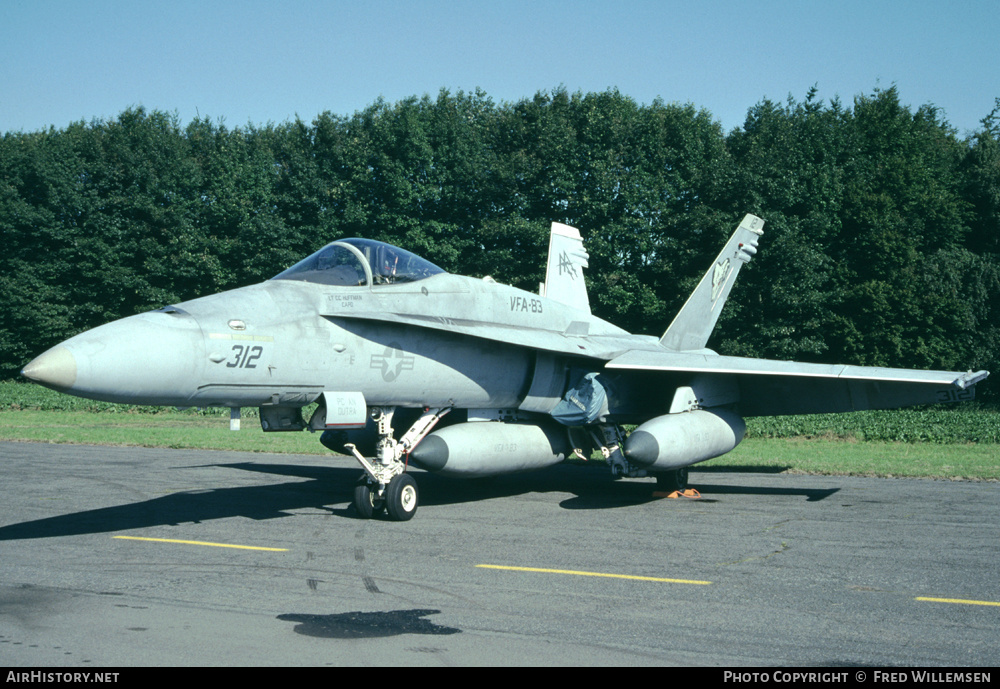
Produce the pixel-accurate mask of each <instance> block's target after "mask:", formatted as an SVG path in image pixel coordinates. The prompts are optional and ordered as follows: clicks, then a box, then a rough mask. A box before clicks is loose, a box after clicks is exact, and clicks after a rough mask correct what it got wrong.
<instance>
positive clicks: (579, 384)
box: [549, 373, 608, 426]
mask: <svg viewBox="0 0 1000 689" xmlns="http://www.w3.org/2000/svg"><path fill="white" fill-rule="evenodd" d="M607 398H608V393H607V390H605V388H604V385H603V383H602V382H601V376H600V374H599V373H585V374H583V375H578V376H577V377H576V378H575V380H574V382H573V383H571V384H570V387H569V390H567V391H566V394H565V395H563V398H562V399H561V400H560V401H559V404H557V405H556V406H555V409H553V410H552V411H551V412H549V414H551V415H552V418H554V419H555V420H556V421H558V422H559V423H561V424H563V425H564V426H585V425H587V424H589V423H594V422H595V421H596V420H597V418H598V417H599V416H600V415H601V409H602V408H603V407H604V403H605V401H606V400H607Z"/></svg>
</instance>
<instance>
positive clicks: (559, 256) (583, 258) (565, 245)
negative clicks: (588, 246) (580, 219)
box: [539, 222, 590, 313]
mask: <svg viewBox="0 0 1000 689" xmlns="http://www.w3.org/2000/svg"><path fill="white" fill-rule="evenodd" d="M588 258H590V257H589V256H588V254H587V252H586V251H584V248H583V238H582V237H580V231H579V230H578V229H576V228H575V227H570V226H569V225H563V224H562V223H557V222H554V223H552V233H551V234H550V235H549V261H548V264H547V266H546V269H545V282H543V283H542V284H541V286H540V289H539V295H541V296H543V297H547V298H549V299H552V300H554V301H558V302H560V303H562V304H566V306H570V307H572V308H574V309H580V310H581V311H586V312H587V313H590V298H589V297H588V296H587V286H586V285H585V284H584V282H583V269H584V268H586V267H587V259H588Z"/></svg>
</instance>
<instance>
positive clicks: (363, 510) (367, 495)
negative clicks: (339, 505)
mask: <svg viewBox="0 0 1000 689" xmlns="http://www.w3.org/2000/svg"><path fill="white" fill-rule="evenodd" d="M354 509H355V510H357V511H358V516H359V517H361V518H362V519H371V518H372V517H373V516H375V515H376V514H378V513H379V512H381V511H382V510H384V509H385V500H383V499H381V498H379V497H378V492H377V491H376V490H375V489H374V488H373V487H372V485H371V484H370V483H368V479H365V478H362V479H361V480H360V481H358V484H357V485H356V486H354Z"/></svg>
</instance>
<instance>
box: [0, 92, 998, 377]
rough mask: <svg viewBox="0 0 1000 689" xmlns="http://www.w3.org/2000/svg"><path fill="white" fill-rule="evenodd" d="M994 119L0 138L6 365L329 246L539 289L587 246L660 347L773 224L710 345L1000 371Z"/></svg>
mask: <svg viewBox="0 0 1000 689" xmlns="http://www.w3.org/2000/svg"><path fill="white" fill-rule="evenodd" d="M998 123H1000V99H998V106H997V109H995V110H994V111H993V112H992V113H990V114H989V115H988V116H987V117H985V118H984V119H983V127H982V129H981V130H980V131H978V132H976V133H975V134H974V135H973V136H972V137H970V138H968V139H967V140H960V139H958V137H957V135H956V133H955V131H954V130H953V129H952V128H951V127H950V126H949V125H948V123H947V122H946V121H944V120H943V118H942V116H941V114H940V112H939V111H938V110H937V109H936V108H934V107H933V106H930V105H927V106H922V107H920V108H917V109H916V110H913V109H911V108H909V107H908V106H905V105H903V104H901V102H900V99H899V94H898V93H897V90H896V89H895V87H893V88H889V89H876V90H874V91H873V92H872V93H871V94H868V95H864V96H860V97H858V98H856V99H855V100H854V102H853V104H852V106H851V107H845V106H844V105H842V104H841V103H840V101H839V100H833V101H831V102H828V103H824V102H822V101H820V100H818V99H817V98H816V89H813V90H811V91H810V92H809V93H808V94H807V95H806V98H805V100H804V101H802V102H798V101H796V100H795V99H792V98H789V99H788V101H787V102H785V103H784V104H778V103H774V102H772V101H767V100H765V101H762V102H760V103H758V104H757V105H755V106H754V107H752V108H750V110H749V111H748V113H747V118H746V120H745V122H744V124H743V126H742V127H740V128H737V129H735V130H733V131H732V132H730V133H729V134H728V135H726V134H725V133H724V132H723V131H722V130H721V127H720V126H719V124H718V123H717V122H715V121H714V120H713V119H712V117H711V114H710V113H708V112H706V111H704V110H698V109H697V108H695V107H694V106H692V105H690V104H687V105H684V104H678V103H665V102H663V101H660V100H657V101H654V102H653V103H651V104H649V105H640V104H638V103H636V102H635V101H634V100H632V99H630V98H628V97H627V96H624V95H622V94H621V93H619V92H618V91H617V90H614V89H612V90H608V91H605V92H601V93H587V94H583V93H569V92H568V91H567V90H566V89H565V88H557V89H554V90H552V91H548V92H539V93H537V94H535V95H534V96H533V97H531V98H525V99H522V100H519V101H516V102H513V103H503V104H500V105H497V104H495V103H494V102H493V101H492V100H491V99H490V98H489V97H488V96H487V95H486V94H485V93H483V92H481V91H476V92H474V93H465V92H462V91H459V92H456V93H452V92H449V91H447V90H442V91H441V92H440V93H438V94H437V95H436V97H432V96H423V97H420V98H416V97H414V98H407V99H404V100H402V101H399V102H397V103H387V102H385V101H382V100H379V101H377V102H375V103H373V104H372V105H371V106H369V107H367V108H365V109H364V110H362V111H360V112H357V113H354V114H353V115H350V116H341V115H334V114H332V113H329V112H325V113H322V114H320V115H318V116H317V117H316V118H315V119H314V120H313V121H312V122H304V121H302V120H301V119H298V118H297V119H296V120H295V121H294V122H285V123H282V124H279V125H273V124H268V125H266V126H260V127H258V126H255V125H247V126H245V127H235V128H230V127H227V126H226V125H225V124H224V123H223V122H221V121H219V122H213V121H211V120H210V119H208V118H197V119H195V120H194V121H192V122H191V123H190V124H188V125H187V126H186V127H181V126H180V125H179V123H178V121H177V118H176V116H174V115H170V114H167V113H163V112H158V111H146V110H145V109H143V108H131V109H129V110H126V111H125V112H123V113H121V114H120V115H119V116H118V117H116V118H114V119H111V120H107V121H102V120H95V121H92V122H90V123H85V122H78V123H74V124H71V125H69V126H68V127H66V128H65V129H61V130H57V129H55V128H50V129H48V130H45V131H40V132H28V133H7V134H4V135H3V137H2V138H0V231H2V235H3V242H4V252H3V253H2V255H0V299H2V300H3V303H4V305H5V310H4V313H3V316H2V319H0V366H2V368H3V374H4V375H13V374H14V373H16V371H17V369H18V368H19V367H20V366H22V365H23V364H24V363H25V362H26V361H27V360H28V359H29V358H30V357H31V356H33V355H35V354H37V353H38V352H40V351H41V350H43V349H44V348H45V347H48V346H51V345H52V344H54V343H56V342H58V341H59V340H61V339H64V338H65V337H68V336H70V335H72V334H74V333H76V332H79V331H80V330H82V329H85V328H87V327H92V326H94V325H97V324H98V323H102V322H105V321H108V320H111V319H113V318H118V317H121V316H126V315H129V314H131V313H135V312H137V311H142V310H145V309H149V308H156V307H158V306H161V305H163V304H165V303H169V302H172V301H178V300H182V299H188V298H192V297H195V296H198V295H201V294H207V293H212V292H217V291H219V290H223V289H228V288H231V287H235V286H239V285H244V284H248V283H252V282H256V281H259V280H263V279H267V278H268V277H270V276H272V275H274V274H276V273H277V272H279V271H280V270H282V269H284V268H285V267H287V266H288V265H290V264H292V263H293V262H295V261H296V260H298V259H299V258H301V257H302V256H303V255H305V254H307V253H309V252H311V251H313V250H315V249H317V248H319V247H320V246H322V245H323V244H325V243H327V242H329V241H332V240H334V239H337V238H341V237H347V236H362V237H371V238H375V239H383V240H386V241H390V242H394V243H397V244H400V245H401V246H404V247H405V248H407V249H410V250H412V251H415V252H417V253H420V254H422V255H424V256H426V257H427V258H428V259H430V260H432V261H434V262H436V263H438V264H439V265H441V266H442V267H443V268H445V269H446V270H450V271H454V272H459V273H464V274H471V275H480V276H482V275H492V276H493V277H494V278H495V279H496V280H498V281H500V282H504V283H508V284H513V285H516V286H519V287H522V288H525V289H529V290H535V289H537V285H538V282H539V281H540V280H541V279H542V278H543V275H544V256H545V253H546V250H547V246H548V227H549V223H550V222H552V221H559V222H565V223H568V224H571V225H574V226H577V227H579V228H580V229H581V230H582V232H583V233H584V237H585V239H586V244H587V250H588V251H589V253H590V269H589V270H588V272H587V281H588V285H589V287H590V294H591V303H592V307H593V310H594V312H595V313H596V314H597V315H599V316H601V317H603V318H606V319H608V320H611V321H613V322H615V323H617V324H618V325H621V326H622V327H625V328H627V329H629V330H631V331H633V332H643V333H649V334H660V333H662V332H663V330H664V329H665V328H666V326H667V324H668V323H669V320H670V318H671V317H672V316H673V314H674V313H675V312H676V311H677V309H678V308H679V307H680V306H681V304H682V303H683V301H684V299H686V297H687V295H688V294H689V292H690V290H691V289H692V288H693V286H694V284H695V282H696V281H697V280H698V279H699V278H700V276H701V275H702V273H703V272H704V271H705V269H706V267H707V266H708V264H709V262H710V261H711V259H712V258H713V257H714V256H715V254H716V253H717V252H718V250H719V247H720V246H721V245H722V242H723V241H724V240H725V238H726V237H727V236H728V234H729V233H730V232H731V231H732V228H733V227H734V226H735V224H736V222H738V221H739V219H740V218H741V217H742V215H743V214H744V213H747V212H752V213H755V214H757V215H759V216H761V217H763V218H764V219H765V220H766V221H767V225H766V227H765V234H764V237H763V238H762V241H761V251H760V253H759V255H758V256H757V258H756V259H755V260H754V261H753V262H752V263H751V264H750V265H749V266H747V268H746V269H745V270H744V272H743V273H742V274H741V282H740V285H739V287H738V288H737V289H736V290H735V291H734V292H733V295H732V297H731V299H730V304H729V306H727V308H726V310H725V311H724V312H723V316H722V319H721V320H720V322H719V327H718V329H717V331H716V334H715V335H714V336H713V339H712V340H711V342H710V343H709V344H710V346H712V347H714V348H716V349H718V350H719V351H722V352H725V353H729V354H742V355H752V356H766V357H778V358H787V359H804V360H812V361H843V362H847V363H857V364H877V365H890V366H916V367H929V368H947V369H961V368H966V367H970V366H971V367H986V368H991V367H992V368H993V369H997V368H998V367H1000V362H998V358H1000V357H998V354H997V352H998V345H1000V313H998V312H997V309H998V308H1000V307H998V306H997V304H998V303H1000V259H998V254H1000V124H998Z"/></svg>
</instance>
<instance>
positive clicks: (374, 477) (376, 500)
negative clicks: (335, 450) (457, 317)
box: [344, 407, 450, 522]
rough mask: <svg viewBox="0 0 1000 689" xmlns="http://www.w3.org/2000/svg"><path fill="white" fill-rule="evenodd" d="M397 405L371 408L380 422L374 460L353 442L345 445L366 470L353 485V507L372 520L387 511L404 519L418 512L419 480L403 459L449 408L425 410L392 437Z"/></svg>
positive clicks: (398, 518) (399, 518)
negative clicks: (396, 436) (405, 429)
mask: <svg viewBox="0 0 1000 689" xmlns="http://www.w3.org/2000/svg"><path fill="white" fill-rule="evenodd" d="M395 411H396V408H395V407H372V409H371V414H372V418H373V419H374V420H375V421H376V422H377V423H378V436H379V439H378V444H377V445H376V454H377V456H376V457H375V459H374V461H371V460H368V459H367V458H366V457H364V456H363V455H362V454H361V453H360V452H358V449H357V448H356V447H355V446H354V445H353V444H350V443H348V444H346V445H344V447H345V448H347V449H348V450H349V451H350V452H351V454H353V455H354V458H355V459H357V460H358V463H359V464H361V467H362V468H363V469H364V470H365V473H364V475H362V477H361V478H360V479H359V480H358V483H357V485H356V486H355V487H354V500H353V503H354V509H355V511H357V513H358V516H360V517H361V518H362V519H371V518H372V517H374V516H375V515H377V514H380V513H382V512H386V513H387V514H388V515H389V518H390V519H393V520H395V521H398V522H405V521H408V520H410V519H412V518H413V515H414V514H416V513H417V503H418V502H419V493H418V491H417V482H416V480H414V478H413V477H412V476H410V475H409V474H407V473H406V463H405V462H404V461H403V458H404V457H405V456H407V455H409V453H410V451H411V450H412V449H413V448H414V447H416V446H417V443H419V442H420V441H421V440H423V438H424V436H426V435H427V434H428V433H430V431H431V429H432V428H434V425H435V424H436V423H437V422H438V421H440V420H441V417H443V416H444V415H445V414H447V413H448V412H449V411H450V409H426V410H424V413H423V414H422V415H421V416H420V418H419V419H417V420H416V422H415V423H414V424H413V425H412V426H411V427H410V429H409V430H408V431H406V433H404V434H403V437H402V438H400V439H399V440H396V439H395V438H394V437H393V430H392V415H393V413H394V412H395Z"/></svg>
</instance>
